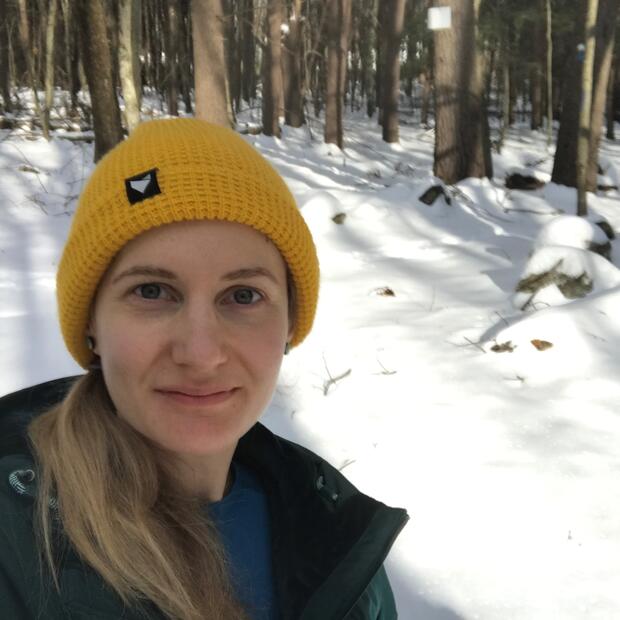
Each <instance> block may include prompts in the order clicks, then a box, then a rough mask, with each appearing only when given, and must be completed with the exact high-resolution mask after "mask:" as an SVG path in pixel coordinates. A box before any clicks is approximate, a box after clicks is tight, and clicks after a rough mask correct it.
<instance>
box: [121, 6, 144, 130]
mask: <svg viewBox="0 0 620 620" xmlns="http://www.w3.org/2000/svg"><path fill="white" fill-rule="evenodd" d="M141 4H142V0H120V4H119V31H120V32H119V47H118V54H119V60H118V64H119V72H120V79H121V88H122V90H123V99H124V100H125V120H126V122H127V129H128V130H129V133H131V132H132V131H133V130H134V129H135V128H136V127H137V126H138V124H139V123H140V98H141V93H142V78H141V74H140V59H139V57H138V53H139V51H140V33H141V30H142V29H141V15H142V7H141Z"/></svg>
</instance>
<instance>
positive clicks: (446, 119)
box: [434, 0, 493, 183]
mask: <svg viewBox="0 0 620 620" xmlns="http://www.w3.org/2000/svg"><path fill="white" fill-rule="evenodd" d="M435 2H436V6H439V5H443V6H446V5H449V6H450V7H451V9H452V28H449V29H445V30H436V31H435V34H434V43H435V59H434V69H435V70H434V78H435V119H436V120H435V154H434V173H435V175H436V176H438V177H439V178H441V179H442V180H443V181H444V182H446V183H456V182H457V181H460V180H461V179H464V178H466V177H484V176H489V177H491V176H492V174H493V172H492V167H491V152H490V142H489V136H488V124H487V117H486V108H485V102H484V79H483V78H484V76H483V70H482V63H481V62H480V59H479V58H478V56H479V54H478V53H477V52H476V47H477V46H476V18H477V10H478V8H479V2H478V0H449V2H446V1H445V0H435Z"/></svg>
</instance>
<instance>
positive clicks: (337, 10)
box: [325, 0, 351, 148]
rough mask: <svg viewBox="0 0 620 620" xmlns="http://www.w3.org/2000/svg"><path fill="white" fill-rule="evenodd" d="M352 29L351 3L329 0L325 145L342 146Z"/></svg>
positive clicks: (345, 0) (344, 0) (342, 0)
mask: <svg viewBox="0 0 620 620" xmlns="http://www.w3.org/2000/svg"><path fill="white" fill-rule="evenodd" d="M350 27H351V0H327V47H328V50H327V97H326V102H325V142H326V143H327V144H336V145H338V147H339V148H342V146H343V128H342V111H343V107H344V87H345V83H346V70H347V52H348V43H349V31H350Z"/></svg>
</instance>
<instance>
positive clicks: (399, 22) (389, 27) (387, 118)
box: [379, 0, 405, 142]
mask: <svg viewBox="0 0 620 620" xmlns="http://www.w3.org/2000/svg"><path fill="white" fill-rule="evenodd" d="M382 2H383V3H384V4H385V9H384V10H383V11H381V12H380V13H379V14H380V15H381V16H382V17H383V18H384V19H385V22H384V23H383V24H382V27H381V32H382V33H383V36H384V37H385V48H384V49H385V62H384V66H385V74H384V83H383V105H382V106H381V107H382V109H383V119H382V120H383V123H382V125H383V139H384V140H385V141H386V142H398V97H399V94H400V42H401V37H402V33H403V23H404V20H405V0H382Z"/></svg>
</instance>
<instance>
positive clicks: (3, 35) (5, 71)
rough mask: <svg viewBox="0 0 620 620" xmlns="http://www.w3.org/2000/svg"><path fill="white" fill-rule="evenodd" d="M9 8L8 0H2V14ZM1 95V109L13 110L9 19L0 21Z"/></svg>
mask: <svg viewBox="0 0 620 620" xmlns="http://www.w3.org/2000/svg"><path fill="white" fill-rule="evenodd" d="M7 9H8V7H7V0H0V15H7ZM0 95H2V101H3V108H0V110H2V109H4V111H5V112H12V110H13V105H12V102H11V78H10V71H9V28H8V20H5V21H4V22H2V23H0Z"/></svg>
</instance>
